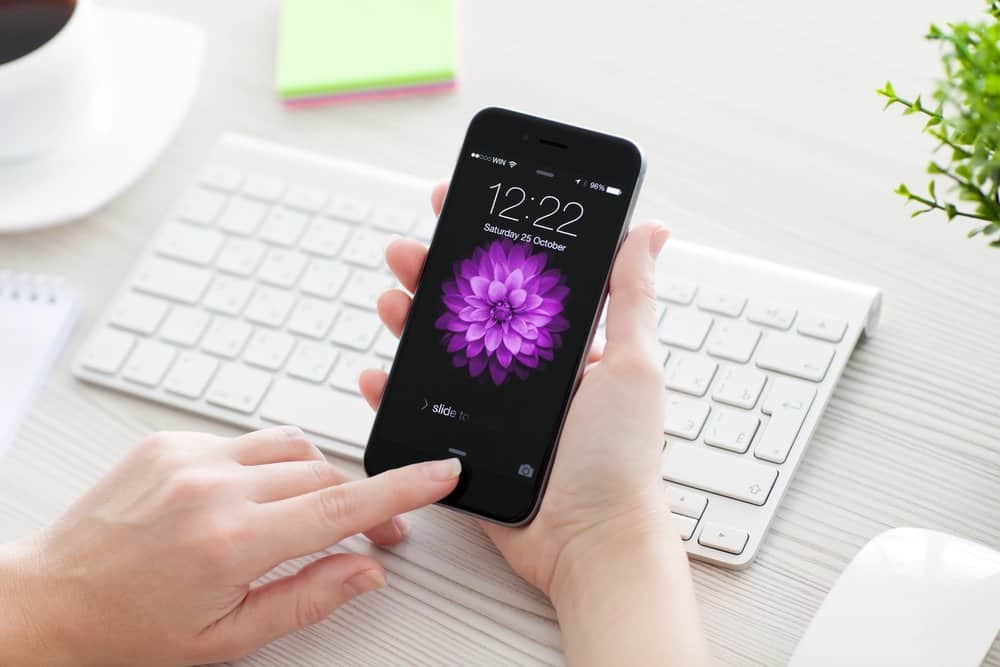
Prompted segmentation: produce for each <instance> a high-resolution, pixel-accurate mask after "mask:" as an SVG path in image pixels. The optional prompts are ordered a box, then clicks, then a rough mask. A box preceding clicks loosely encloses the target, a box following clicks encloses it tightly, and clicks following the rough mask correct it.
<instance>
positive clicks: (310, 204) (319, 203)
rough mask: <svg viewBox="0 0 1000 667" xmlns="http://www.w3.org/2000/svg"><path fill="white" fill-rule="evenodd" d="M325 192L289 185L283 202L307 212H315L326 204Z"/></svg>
mask: <svg viewBox="0 0 1000 667" xmlns="http://www.w3.org/2000/svg"><path fill="white" fill-rule="evenodd" d="M326 200H327V196H326V193H325V192H322V191H320V190H315V189H313V188H301V187H294V186H293V187H290V188H288V191H287V192H286V193H285V199H284V201H285V204H286V205H288V206H291V207H292V208H297V209H300V210H303V211H306V212H308V213H316V212H317V211H319V210H320V209H322V208H323V206H324V205H325V204H326Z"/></svg>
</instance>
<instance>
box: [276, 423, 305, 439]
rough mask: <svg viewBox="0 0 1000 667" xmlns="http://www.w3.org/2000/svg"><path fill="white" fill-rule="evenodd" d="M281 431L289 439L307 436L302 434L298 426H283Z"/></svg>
mask: <svg viewBox="0 0 1000 667" xmlns="http://www.w3.org/2000/svg"><path fill="white" fill-rule="evenodd" d="M281 430H282V431H283V432H284V434H285V435H287V436H288V437H289V438H297V437H299V436H300V435H305V433H303V432H302V429H300V428H299V427H298V426H282V427H281Z"/></svg>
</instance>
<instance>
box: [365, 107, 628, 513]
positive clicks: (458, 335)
mask: <svg viewBox="0 0 1000 667" xmlns="http://www.w3.org/2000/svg"><path fill="white" fill-rule="evenodd" d="M640 174H641V157H640V154H639V152H638V149H636V148H635V147H634V145H632V144H631V143H629V142H627V141H625V140H623V139H618V138H615V137H610V136H608V135H602V134H598V133H594V132H590V131H586V130H581V129H579V128H574V127H571V126H566V125H562V124H558V123H553V122H551V121H543V120H541V119H537V118H533V117H530V116H524V115H522V114H516V113H514V112H510V111H505V110H499V109H488V110H485V111H483V112H480V113H479V114H478V115H477V116H476V118H475V119H474V120H473V122H472V125H471V126H470V128H469V131H468V134H467V136H466V139H465V142H464V145H463V148H462V153H461V155H460V158H459V161H458V164H457V167H456V169H455V172H454V175H453V177H452V180H451V182H450V186H449V189H448V194H447V197H446V200H445V204H444V207H443V209H442V213H441V216H440V218H439V221H438V225H437V229H436V232H435V235H434V239H433V241H432V243H431V247H430V252H429V255H428V258H427V261H426V263H425V266H424V270H423V273H422V275H421V278H420V283H419V286H418V289H417V292H416V294H415V296H414V303H413V307H412V309H411V311H410V315H409V318H408V320H407V324H406V328H405V331H404V333H403V337H402V339H401V341H400V346H399V349H398V351H397V354H396V358H395V362H394V364H393V368H392V371H391V373H390V378H389V381H388V383H387V386H386V390H385V392H384V395H383V397H382V403H381V406H380V408H379V412H378V415H377V417H376V421H375V426H374V428H373V431H372V436H371V440H370V442H369V445H368V451H367V453H366V468H367V469H368V471H369V473H377V472H380V471H381V470H384V469H387V468H391V467H396V466H398V465H404V464H406V463H410V462H414V461H418V460H427V459H432V458H446V457H450V456H458V457H460V458H461V460H462V466H463V475H462V479H461V480H460V484H459V487H458V488H457V489H456V491H455V492H454V493H453V494H452V495H451V496H449V498H447V499H446V500H445V504H447V505H451V506H454V507H457V508H460V509H463V510H466V511H469V512H473V513H475V514H478V515H481V516H485V517H488V518H491V519H494V520H498V521H502V522H508V523H517V522H522V521H524V520H526V519H528V518H530V516H531V514H532V512H533V510H534V507H535V505H536V503H537V501H538V498H539V495H540V493H541V490H542V485H543V484H544V477H545V476H546V473H547V471H548V467H549V463H550V458H551V456H552V454H553V451H554V447H555V443H556V440H557V439H558V435H559V432H560V430H561V427H562V423H563V418H564V414H565V411H566V408H567V405H568V401H569V399H570V397H571V394H572V391H573V389H574V386H575V382H576V381H577V378H578V371H579V369H580V368H581V364H582V362H583V361H584V360H585V355H586V353H587V348H588V346H589V343H590V337H591V334H592V331H593V327H594V325H595V320H596V317H597V315H598V313H599V309H600V307H601V304H602V301H603V298H604V295H605V291H606V285H607V279H608V275H609V272H610V268H611V264H612V262H613V259H614V256H615V254H616V251H617V248H618V245H619V243H620V240H621V238H622V236H623V229H624V228H625V226H626V224H627V219H628V215H629V212H630V209H631V202H632V200H633V195H634V193H635V190H636V188H637V187H638V181H639V178H640ZM613 446H614V443H609V456H610V455H613Z"/></svg>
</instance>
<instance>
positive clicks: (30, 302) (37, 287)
mask: <svg viewBox="0 0 1000 667" xmlns="http://www.w3.org/2000/svg"><path fill="white" fill-rule="evenodd" d="M76 312H77V299H76V294H75V292H74V290H72V289H71V288H70V287H69V286H67V285H66V283H65V282H64V281H63V280H62V279H61V278H56V277H53V276H42V275H33V274H27V273H15V272H12V271H3V270H0V457H2V456H3V454H4V452H5V451H6V450H7V448H8V447H9V446H10V444H11V443H12V442H13V440H14V434H15V433H16V431H17V427H18V424H20V422H21V419H22V418H23V417H24V415H25V413H26V412H27V410H28V407H29V406H30V405H31V401H32V400H33V399H34V397H35V394H36V393H37V392H38V389H39V388H41V386H42V384H43V383H44V381H45V379H46V377H48V374H49V369H50V368H51V367H52V362H53V361H55V359H56V358H57V357H58V356H59V351H60V350H61V349H62V347H63V343H65V341H66V337H67V335H68V334H69V332H70V329H72V327H73V321H74V320H75V319H76Z"/></svg>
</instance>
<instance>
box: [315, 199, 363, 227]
mask: <svg viewBox="0 0 1000 667" xmlns="http://www.w3.org/2000/svg"><path fill="white" fill-rule="evenodd" d="M371 210H372V207H371V204H369V203H368V202H366V201H362V200H360V199H354V198H353V197H342V196H339V195H334V197H333V198H332V199H331V200H330V203H329V204H327V205H326V214H327V215H328V216H330V217H331V218H339V219H341V220H346V221H348V222H353V223H355V224H357V223H360V222H364V221H365V220H367V219H368V215H369V214H370V213H371Z"/></svg>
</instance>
